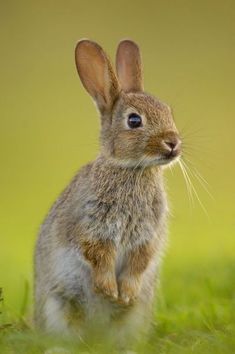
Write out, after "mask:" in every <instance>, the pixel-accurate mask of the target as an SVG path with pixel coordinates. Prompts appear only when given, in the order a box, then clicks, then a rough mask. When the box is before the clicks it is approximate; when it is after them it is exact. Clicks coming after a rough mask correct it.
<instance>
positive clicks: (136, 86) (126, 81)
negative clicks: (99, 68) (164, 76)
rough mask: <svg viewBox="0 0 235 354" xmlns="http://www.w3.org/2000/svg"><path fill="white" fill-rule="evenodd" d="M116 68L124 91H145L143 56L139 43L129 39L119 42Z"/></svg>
mask: <svg viewBox="0 0 235 354" xmlns="http://www.w3.org/2000/svg"><path fill="white" fill-rule="evenodd" d="M116 69H117V74H118V79H119V81H120V84H121V86H122V89H123V91H125V92H138V91H143V85H142V67H141V57H140V51H139V47H138V46H137V44H135V43H134V42H132V41H129V40H124V41H122V42H121V43H120V44H119V46H118V50H117V56H116Z"/></svg>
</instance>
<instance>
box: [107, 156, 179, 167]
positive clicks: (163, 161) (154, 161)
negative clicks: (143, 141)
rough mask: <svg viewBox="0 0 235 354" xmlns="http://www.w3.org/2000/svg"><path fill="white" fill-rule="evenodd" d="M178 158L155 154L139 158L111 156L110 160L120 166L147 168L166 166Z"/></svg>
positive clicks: (175, 161)
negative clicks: (154, 155)
mask: <svg viewBox="0 0 235 354" xmlns="http://www.w3.org/2000/svg"><path fill="white" fill-rule="evenodd" d="M179 159H180V156H175V157H164V156H156V157H144V158H140V159H136V160H134V159H126V160H125V159H123V160H122V159H116V158H111V159H109V160H111V162H112V163H113V164H115V165H116V166H119V167H122V168H134V169H138V168H147V167H153V166H162V167H167V165H173V164H175V163H177V162H178V161H179Z"/></svg>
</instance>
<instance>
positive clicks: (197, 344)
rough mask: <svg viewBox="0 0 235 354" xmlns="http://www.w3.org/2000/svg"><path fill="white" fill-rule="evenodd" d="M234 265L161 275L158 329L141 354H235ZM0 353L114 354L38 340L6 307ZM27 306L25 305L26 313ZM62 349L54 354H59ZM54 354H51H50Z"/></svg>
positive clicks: (103, 347)
mask: <svg viewBox="0 0 235 354" xmlns="http://www.w3.org/2000/svg"><path fill="white" fill-rule="evenodd" d="M234 274H235V263H233V262H232V261H229V260H227V261H223V262H220V261H217V262H213V261H211V262H207V263H206V264H200V265H199V264H197V263H195V264H194V265H192V264H191V266H190V267H189V266H188V265H187V264H186V263H184V264H181V265H178V266H177V267H175V266H174V267H173V266H172V265H171V264H170V263H169V262H168V263H167V265H166V267H165V269H163V272H162V284H161V288H160V290H159V296H158V303H157V305H156V308H155V323H154V324H153V327H152V331H151V334H150V336H149V338H148V339H147V340H144V341H142V343H140V345H139V346H138V348H136V351H137V352H138V353H158V354H161V353H170V354H171V353H172V354H173V353H185V354H188V353H200V354H202V353H205V354H209V353H213V354H217V353H218V354H220V353H221V354H226V353H234V352H235V289H234V281H232V280H234ZM1 307H2V310H1V312H2V313H1V327H0V353H4V354H8V353H9V354H10V353H17V354H19V353H24V354H26V353H29V354H31V353H45V352H46V351H47V350H48V349H49V348H52V347H55V346H56V347H63V348H67V349H69V350H70V352H71V353H84V354H85V353H112V352H115V351H113V350H112V349H111V348H110V347H109V345H108V343H102V344H97V343H96V344H95V345H94V344H92V343H83V344H79V343H76V342H71V341H69V342H67V343H66V342H63V341H62V340H61V339H59V338H45V337H42V336H39V335H38V334H37V333H35V332H34V331H33V329H31V328H30V327H29V326H28V325H27V322H25V318H26V317H25V315H24V316H22V317H21V318H14V316H12V313H10V312H9V309H6V308H5V306H4V303H3V301H2V306H1ZM24 308H25V304H23V305H22V311H24ZM60 352H61V351H60V350H59V349H58V350H57V351H54V352H53V353H60ZM49 353H50V352H49Z"/></svg>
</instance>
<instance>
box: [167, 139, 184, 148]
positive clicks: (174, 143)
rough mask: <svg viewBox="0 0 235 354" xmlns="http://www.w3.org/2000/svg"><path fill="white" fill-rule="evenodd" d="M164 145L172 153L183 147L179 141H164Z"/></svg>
mask: <svg viewBox="0 0 235 354" xmlns="http://www.w3.org/2000/svg"><path fill="white" fill-rule="evenodd" d="M164 143H165V145H166V146H167V147H168V148H169V150H171V151H174V150H177V149H178V148H179V147H180V145H181V141H180V140H179V139H175V140H174V141H169V140H164Z"/></svg>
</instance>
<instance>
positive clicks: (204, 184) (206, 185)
mask: <svg viewBox="0 0 235 354" xmlns="http://www.w3.org/2000/svg"><path fill="white" fill-rule="evenodd" d="M184 159H185V160H187V161H188V162H189V163H190V164H191V165H192V167H191V169H190V168H189V166H188V165H187V164H186V161H184ZM184 159H182V162H183V164H184V166H185V168H186V169H187V170H188V172H189V173H191V176H193V177H195V178H196V179H197V180H198V182H199V183H200V184H201V186H202V187H203V188H204V190H205V191H206V192H207V194H208V195H209V196H210V197H211V199H213V200H215V199H214V197H213V195H212V194H211V192H210V191H209V189H208V188H209V187H210V185H209V183H208V182H207V180H206V179H205V178H204V177H203V176H202V175H201V174H200V172H199V171H198V170H197V169H196V167H195V166H194V165H193V164H192V162H191V161H189V160H188V159H187V158H186V157H184Z"/></svg>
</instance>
